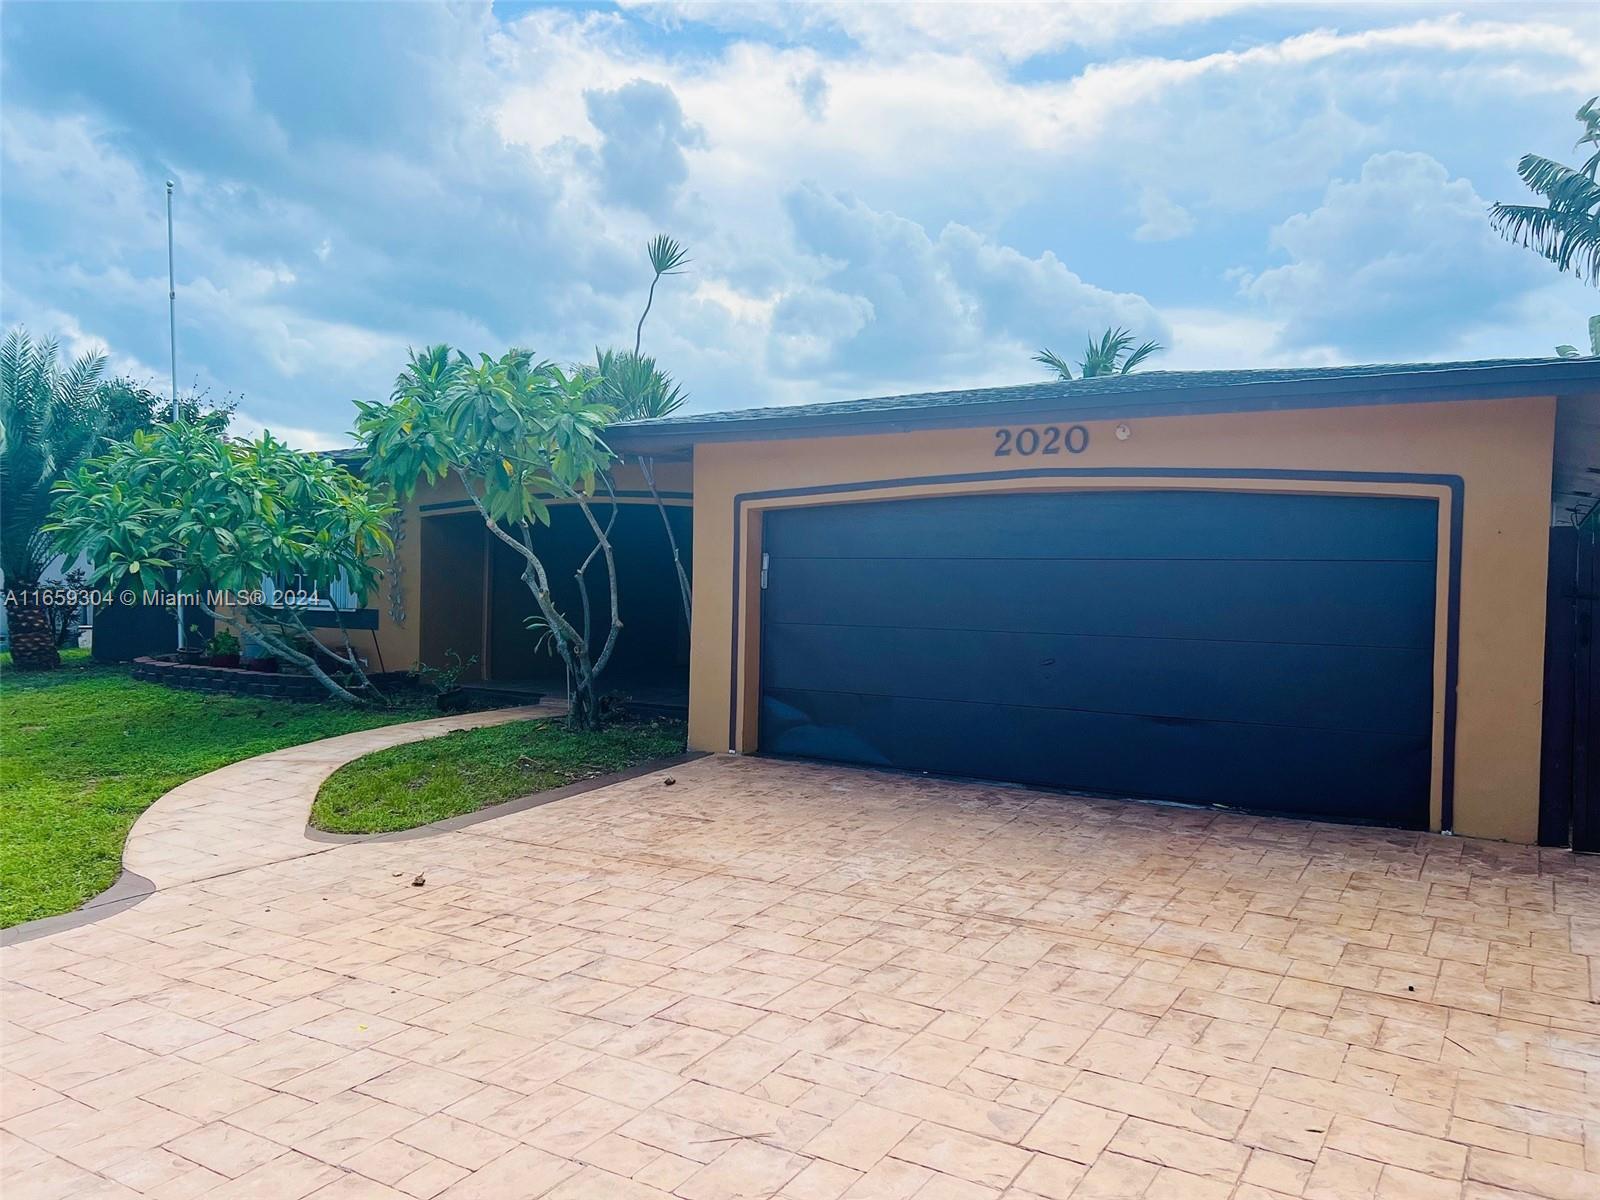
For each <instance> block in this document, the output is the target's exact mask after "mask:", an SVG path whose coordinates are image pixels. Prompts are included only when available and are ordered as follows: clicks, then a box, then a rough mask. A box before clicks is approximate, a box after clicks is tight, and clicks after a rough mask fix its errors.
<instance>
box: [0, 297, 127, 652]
mask: <svg viewBox="0 0 1600 1200" xmlns="http://www.w3.org/2000/svg"><path fill="white" fill-rule="evenodd" d="M59 356H60V348H59V347H58V346H57V344H56V343H55V341H53V340H50V341H45V342H34V341H33V340H32V339H31V338H29V337H28V334H27V331H26V330H24V329H23V328H22V327H21V326H18V327H17V328H15V329H12V330H10V331H9V332H8V333H7V334H6V336H5V341H4V342H3V343H0V571H4V572H5V586H6V621H7V625H8V627H9V629H10V634H11V662H12V665H13V666H15V667H16V668H17V669H18V670H49V669H52V668H54V667H58V666H60V665H61V656H60V655H59V654H58V653H57V652H56V645H55V638H54V636H53V634H52V632H51V626H50V620H49V616H48V614H47V613H46V612H45V611H44V610H43V609H42V608H40V607H39V606H38V605H37V604H35V603H32V602H31V598H30V597H28V596H27V595H26V594H25V593H26V592H27V591H29V590H32V589H35V588H37V587H38V586H39V583H40V577H41V576H42V575H43V574H44V572H45V568H46V567H48V566H49V564H50V560H51V559H52V558H54V557H55V553H56V551H55V545H54V542H53V541H52V540H51V538H50V535H49V534H48V533H46V532H45V530H44V524H45V521H46V519H47V518H48V516H49V514H50V505H51V494H50V489H51V488H52V487H54V486H55V483H56V481H57V480H59V479H63V478H65V477H66V476H67V475H70V474H72V473H73V472H75V471H76V470H77V469H78V466H79V464H81V463H82V462H83V461H84V460H85V459H87V458H89V457H90V456H91V455H93V454H94V453H95V451H96V450H97V449H98V448H99V445H100V434H101V428H102V425H103V423H104V409H103V407H102V406H101V405H100V404H98V403H97V397H96V388H97V386H98V384H99V382H100V374H101V372H102V371H104V370H105V365H106V359H105V355H103V354H97V353H86V354H83V355H80V356H79V357H78V358H77V359H76V360H75V361H73V362H72V363H70V364H68V365H66V366H63V365H62V364H61V362H60V361H59Z"/></svg>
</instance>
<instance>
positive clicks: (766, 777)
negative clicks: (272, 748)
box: [0, 759, 1600, 1200]
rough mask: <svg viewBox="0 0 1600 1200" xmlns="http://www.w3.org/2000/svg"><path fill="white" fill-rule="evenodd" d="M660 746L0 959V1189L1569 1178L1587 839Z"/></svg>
mask: <svg viewBox="0 0 1600 1200" xmlns="http://www.w3.org/2000/svg"><path fill="white" fill-rule="evenodd" d="M672 774H673V775H675V776H676V779H677V782H676V784H675V785H668V783H667V782H666V778H665V776H664V775H661V774H657V775H654V776H646V777H643V778H640V779H637V780H633V781H630V782H626V783H622V784H617V785H615V786H612V787H609V788H606V789H603V790H599V791H595V792H591V793H589V794H587V795H584V796H581V797H577V798H573V799H569V800H565V801H561V802H559V803H555V804H552V805H548V806H546V807H543V808H538V809H533V810H530V811H525V812H522V813H518V814H515V815H511V816H507V817H504V818H502V819H499V820H494V821H489V822H486V823H484V824H481V825H477V826H474V827H472V828H471V829H468V830H464V831H461V832H456V833H450V834H445V835H442V836H439V837H437V838H431V839H425V840H418V841H411V842H400V843H393V842H391V843H368V844H361V845H350V846H340V847H337V848H335V849H331V850H329V851H327V852H326V853H320V854H316V855H311V856H307V857H301V858H296V859H293V860H290V861H284V862H279V863H275V864H270V865H266V866H261V867H255V868H249V869H244V870H240V871H237V872H234V873H232V874H228V875H224V876H221V877H217V878H211V879H205V880H199V881H195V882H190V883H185V884H181V885H179V886H176V887H172V888H168V889H164V890H162V891H161V892H159V893H158V894H156V895H155V896H153V897H151V898H150V899H148V900H146V901H145V902H144V903H142V904H140V905H139V906H137V907H135V908H133V909H130V910H128V911H126V912H121V913H118V914H116V915H113V916H110V917H108V918H106V919H105V920H103V921H100V922H97V923H95V924H92V925H89V926H86V927H84V928H81V929H77V930H73V931H69V932H65V933H59V934H54V935H51V936H49V937H46V938H41V939H38V940H34V941H31V942H27V943H24V944H22V945H19V946H15V947H12V948H9V949H7V950H5V951H4V952H3V953H0V966H3V970H4V975H5V980H6V983H5V1006H4V1016H5V1019H6V1028H5V1046H4V1067H5V1072H6V1074H5V1076H4V1080H3V1083H0V1099H3V1105H4V1108H3V1114H0V1115H3V1120H0V1127H3V1134H0V1136H3V1146H0V1150H3V1155H4V1167H3V1170H4V1180H3V1183H4V1186H3V1189H0V1190H3V1191H4V1194H5V1196H6V1198H7V1200H24V1198H36V1197H57V1196H70V1197H75V1198H79V1200H84V1198H89V1197H96V1198H98V1197H113V1196H133V1195H146V1196H162V1197H187V1196H217V1197H243V1196H249V1197H300V1196H307V1195H314V1196H317V1197H319V1198H322V1200H332V1198H335V1197H345V1198H362V1197H375V1198H377V1197H396V1196H412V1197H432V1196H444V1197H449V1198H450V1200H466V1198H468V1197H474V1198H482V1200H520V1198H532V1197H551V1198H552V1200H574V1198H591V1197H592V1198H597V1200H610V1198H619V1200H631V1198H633V1197H665V1196H668V1195H673V1196H678V1197H683V1198H685V1200H715V1198H720V1197H733V1196H770V1195H779V1196H784V1197H792V1198H795V1200H831V1198H833V1197H840V1196H846V1197H853V1198H867V1197H878V1198H890V1197H917V1198H918V1200H966V1198H972V1200H978V1198H981V1197H993V1196H997V1195H1005V1196H1008V1197H1024V1196H1044V1197H1065V1196H1072V1197H1111V1196H1127V1197H1133V1196H1145V1197H1151V1198H1156V1197H1172V1198H1175V1200H1207V1198H1210V1197H1218V1198H1220V1197H1226V1196H1237V1197H1240V1198H1245V1197H1251V1198H1264V1197H1271V1196H1278V1195H1282V1196H1304V1197H1374V1196H1376V1197H1418V1198H1422V1200H1430V1198H1432V1197H1454V1196H1472V1197H1481V1198H1483V1200H1488V1198H1490V1197H1500V1198H1503V1197H1508V1196H1522V1195H1533V1196H1543V1197H1552V1198H1565V1200H1580V1198H1581V1200H1592V1198H1593V1197H1596V1196H1600V1005H1597V1004H1596V1003H1595V1001H1596V1000H1597V999H1600V994H1597V992H1596V969H1597V967H1600V957H1597V956H1600V864H1596V863H1594V862H1592V861H1584V860H1582V859H1577V858H1574V857H1572V856H1570V855H1566V854H1560V853H1554V852H1546V853H1543V854H1541V853H1540V852H1538V851H1535V850H1531V849H1527V848H1521V847H1510V846H1502V845H1495V844H1489V843H1482V842H1474V841H1470V840H1466V839H1448V838H1439V837H1429V836H1423V835H1413V834H1403V833H1391V832H1382V831H1373V830H1358V829H1348V828H1337V827H1331V826H1320V825H1313V824H1307V823H1295V822H1286V821H1272V820H1257V819H1251V818H1246V817H1240V816H1235V815H1217V814H1209V813H1200V812H1193V811H1185V810H1179V809H1163V808H1154V807H1146V806H1141V805H1133V804H1116V803H1109V802H1095V801H1084V800H1076V799H1070V798H1063V797H1060V796H1053V795H1046V794H1042V793H1037V792H1030V791H1026V790H1021V789H1012V788H998V787H984V786H979V785H964V784H954V783H947V782H935V781H928V780H918V779H915V778H910V777H904V776H893V775H880V774H875V773H872V772H865V771H854V770H849V769H842V768H829V767H821V766H808V765H795V764H782V763H774V762H763V761H751V760H734V759H704V760H700V761H698V762H696V763H693V764H690V765H688V766H683V767H678V768H675V769H674V770H673V771H672ZM418 872H422V873H424V874H425V876H426V880H427V882H426V885H425V886H423V887H420V888H418V887H412V886H411V881H412V878H413V877H414V876H415V875H416V874H417V873H418Z"/></svg>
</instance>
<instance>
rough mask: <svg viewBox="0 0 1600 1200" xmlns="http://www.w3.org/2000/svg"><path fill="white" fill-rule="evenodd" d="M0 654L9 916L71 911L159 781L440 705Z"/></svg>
mask: <svg viewBox="0 0 1600 1200" xmlns="http://www.w3.org/2000/svg"><path fill="white" fill-rule="evenodd" d="M62 658H63V666H62V669H61V670H59V671H51V672H48V673H46V674H40V675H31V674H17V673H16V672H14V671H13V670H12V669H11V658H10V655H5V656H4V657H0V927H3V926H7V925H15V924H17V923H18V922H20V921H30V920H33V919H34V918H35V917H47V916H52V915H54V914H56V913H63V912H70V911H71V910H72V909H74V908H77V907H78V906H79V905H81V904H83V902H84V901H86V900H88V899H90V898H91V897H93V896H95V895H96V894H97V893H99V892H101V891H103V890H104V889H105V888H107V887H109V886H110V885H111V884H112V882H113V881H114V880H115V879H116V877H117V871H118V868H119V866H120V864H121V860H122V843H123V840H124V839H125V838H126V837H127V834H128V828H129V827H130V826H131V825H132V824H133V822H134V819H135V818H136V817H138V815H139V814H140V813H142V812H143V811H144V810H145V809H146V808H148V807H149V806H150V804H151V803H152V802H153V801H155V800H156V799H157V798H158V797H160V796H161V795H162V794H163V793H164V792H166V791H168V790H169V789H171V788H173V787H176V786H177V785H178V784H180V783H182V782H183V781H184V780H186V779H193V778H194V777H195V776H197V775H203V774H205V773H206V772H207V771H211V770H215V769H216V768H217V767H221V766H225V765H226V764H228V763H231V762H236V761H238V760H239V759H242V758H249V757H251V756H252V755H256V754H262V753H265V752H266V751H268V750H278V749H281V748H282V747H284V746H292V745H295V744H297V743H300V742H309V741H313V740H315V739H317V738H322V737H332V736H333V735H335V734H340V733H350V732H352V731H354V730H357V729H369V728H371V727H373V726H375V725H391V724H394V723H395V722H397V721H413V720H418V719H420V718H423V717H428V716H438V713H437V711H435V710H434V709H432V707H431V706H430V707H426V708H419V707H413V708H408V709H401V710H388V711H382V712H368V711H355V710H351V709H347V708H344V707H341V706H338V705H334V704H290V703H287V702H285V701H281V700H261V699H246V698H243V697H233V696H211V695H202V694H199V693H194V692H179V691H174V690H172V689H171V688H166V687H162V686H161V685H160V684H154V683H140V682H138V681H136V680H134V679H132V678H130V677H129V675H128V672H127V669H126V668H123V667H109V666H96V665H94V664H93V663H91V662H90V661H89V659H88V655H87V652H85V651H79V650H74V651H66V652H64V653H63V655H62Z"/></svg>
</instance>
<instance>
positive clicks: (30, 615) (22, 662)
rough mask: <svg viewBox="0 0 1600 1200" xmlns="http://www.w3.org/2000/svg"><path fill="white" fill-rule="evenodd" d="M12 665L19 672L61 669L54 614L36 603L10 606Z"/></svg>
mask: <svg viewBox="0 0 1600 1200" xmlns="http://www.w3.org/2000/svg"><path fill="white" fill-rule="evenodd" d="M6 626H7V628H8V630H9V631H10V635H11V665H12V666H13V667H15V668H16V669H17V670H19V671H54V670H56V669H57V668H58V667H60V666H61V653H60V651H58V650H57V649H56V636H55V628H54V627H53V626H52V625H51V623H50V614H49V613H47V612H46V611H45V610H44V609H43V608H40V607H39V606H38V605H34V604H7V605H6Z"/></svg>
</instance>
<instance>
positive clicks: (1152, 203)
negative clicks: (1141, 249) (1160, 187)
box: [1133, 188, 1194, 242]
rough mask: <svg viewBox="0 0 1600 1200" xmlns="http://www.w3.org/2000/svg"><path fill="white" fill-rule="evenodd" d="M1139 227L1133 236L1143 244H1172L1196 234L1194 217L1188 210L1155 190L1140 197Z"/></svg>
mask: <svg viewBox="0 0 1600 1200" xmlns="http://www.w3.org/2000/svg"><path fill="white" fill-rule="evenodd" d="M1139 216H1140V218H1141V220H1140V223H1139V227H1138V228H1137V229H1135V230H1134V231H1133V236H1134V238H1135V239H1136V240H1138V241H1141V242H1170V241H1172V240H1173V239H1174V238H1181V237H1188V236H1189V235H1190V234H1191V233H1193V232H1194V217H1193V215H1192V214H1191V213H1190V212H1189V210H1188V209H1186V208H1184V207H1183V205H1181V204H1179V203H1178V202H1177V201H1175V200H1173V199H1172V197H1170V196H1167V195H1165V194H1163V193H1161V192H1159V191H1156V190H1155V189H1154V188H1145V190H1144V191H1143V193H1141V195H1140V196H1139Z"/></svg>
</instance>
